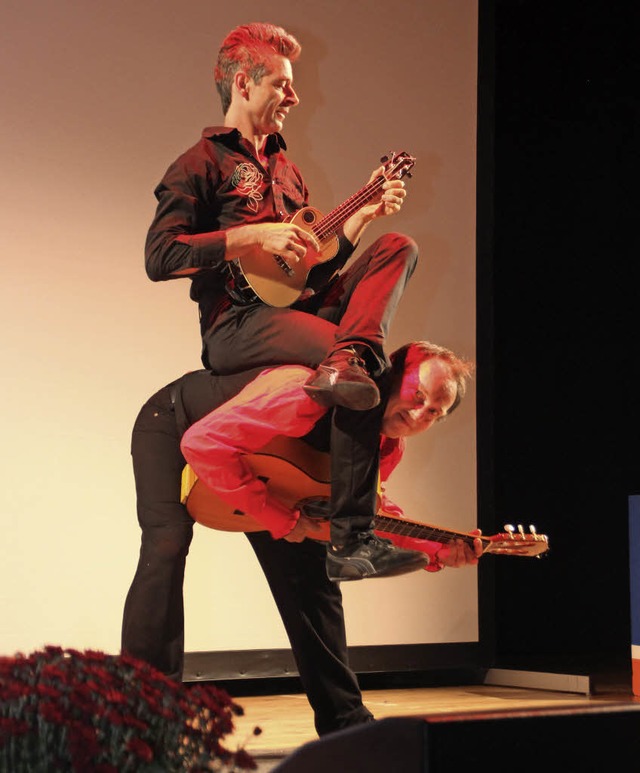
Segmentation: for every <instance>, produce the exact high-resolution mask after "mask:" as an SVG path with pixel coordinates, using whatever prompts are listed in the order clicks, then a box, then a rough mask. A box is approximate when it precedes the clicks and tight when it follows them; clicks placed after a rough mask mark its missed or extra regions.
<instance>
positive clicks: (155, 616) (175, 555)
mask: <svg viewBox="0 0 640 773" xmlns="http://www.w3.org/2000/svg"><path fill="white" fill-rule="evenodd" d="M170 391H171V390H170V387H169V386H168V387H165V388H164V389H161V390H160V391H159V392H158V393H157V394H155V395H154V396H153V397H152V398H150V400H149V401H148V402H147V403H145V405H144V406H143V407H142V409H141V411H140V413H139V415H138V417H137V419H136V422H135V425H134V429H133V435H132V446H131V450H132V458H133V468H134V475H135V482H136V494H137V510H138V521H139V523H140V527H141V529H142V541H141V547H140V557H139V561H138V566H137V569H136V573H135V576H134V578H133V582H132V584H131V587H130V589H129V592H128V594H127V598H126V601H125V606H124V615H123V623H122V650H123V651H126V652H129V653H130V654H131V655H133V656H135V657H138V658H141V659H143V660H146V661H147V662H149V663H151V665H153V666H155V667H156V668H157V669H159V670H160V671H162V672H163V673H165V674H167V675H168V676H170V677H172V678H174V679H176V680H180V679H181V677H182V669H183V662H184V607H183V581H184V570H185V563H186V558H187V554H188V552H189V546H190V544H191V540H192V537H193V520H192V519H191V517H190V516H189V514H188V513H187V511H186V508H185V507H184V506H183V505H182V504H180V476H181V473H182V469H183V467H184V464H185V461H184V459H183V457H182V454H181V453H180V446H179V433H178V430H177V427H176V421H175V415H174V411H173V406H172V402H171V397H170ZM212 407H213V406H212ZM247 536H248V539H249V541H250V543H251V545H252V547H253V549H254V551H255V553H256V555H257V557H258V560H259V561H260V564H261V567H262V569H263V571H264V574H265V576H266V579H267V582H268V583H269V587H270V589H271V592H272V594H273V597H274V600H275V602H276V605H277V607H278V610H279V612H280V615H281V618H282V621H283V624H284V626H285V630H286V632H287V635H288V637H289V641H290V644H291V648H292V651H293V655H294V658H295V660H296V664H297V666H298V671H299V674H300V678H301V681H302V684H303V686H304V689H305V691H306V694H307V696H308V699H309V703H310V705H311V707H312V709H313V711H314V717H315V726H316V729H317V731H318V733H319V734H320V735H324V734H326V733H329V732H332V731H333V730H338V729H340V728H343V727H348V726H350V725H353V724H358V723H360V722H366V721H369V720H370V719H371V713H370V712H369V711H368V709H366V708H365V706H364V705H363V703H362V695H361V692H360V689H359V687H358V683H357V679H356V676H355V674H354V673H353V671H352V670H351V669H350V668H349V665H348V657H347V644H346V635H345V625H344V612H343V607H342V595H341V592H340V588H339V586H338V585H337V584H336V583H332V582H331V581H330V580H329V579H328V577H327V574H326V570H325V556H326V549H325V546H324V545H322V544H320V543H317V542H313V541H310V540H305V542H303V543H289V542H286V541H285V540H274V539H272V538H271V536H270V535H269V534H268V533H267V532H259V533H254V534H251V535H247ZM238 538H240V535H238Z"/></svg>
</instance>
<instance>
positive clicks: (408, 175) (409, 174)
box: [405, 172, 413, 178]
mask: <svg viewBox="0 0 640 773" xmlns="http://www.w3.org/2000/svg"><path fill="white" fill-rule="evenodd" d="M405 177H409V178H411V177H413V175H412V174H411V172H407V173H406V174H405Z"/></svg>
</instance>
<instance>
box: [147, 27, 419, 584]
mask: <svg viewBox="0 0 640 773" xmlns="http://www.w3.org/2000/svg"><path fill="white" fill-rule="evenodd" d="M300 51H301V46H300V44H299V42H298V41H297V40H296V39H295V38H294V37H293V36H292V35H291V34H290V33H288V32H286V31H285V30H283V29H282V28H280V27H276V26H275V25H272V24H263V23H253V24H247V25H242V26H240V27H238V28H236V29H234V30H232V31H231V32H230V33H229V34H228V35H227V36H226V38H225V39H224V41H223V43H222V46H221V48H220V51H219V53H218V60H217V65H216V69H215V80H216V86H217V88H218V92H219V94H220V98H221V103H222V110H223V113H224V122H223V125H222V126H214V127H209V128H207V129H205V130H204V131H203V133H202V137H201V139H200V140H199V142H197V143H196V144H195V145H193V146H192V147H191V148H189V149H188V150H187V151H186V152H185V153H183V154H182V155H180V156H179V157H178V158H177V159H176V160H175V161H174V162H173V163H172V164H171V165H170V167H169V168H168V169H167V171H166V173H165V175H164V176H163V178H162V180H161V182H160V183H159V184H158V186H157V187H156V190H155V195H156V198H157V200H158V205H157V209H156V213H155V216H154V219H153V222H152V224H151V226H150V228H149V232H148V236H147V240H146V249H145V266H146V271H147V274H148V276H149V278H150V279H152V280H153V281H163V280H169V279H176V278H180V277H187V278H188V279H189V280H190V282H191V298H192V299H193V300H194V301H196V302H197V303H198V307H199V313H200V330H201V335H202V359H203V364H204V366H205V367H206V368H207V369H210V370H211V371H212V372H213V373H216V374H218V375H228V374H235V373H240V372H242V371H245V370H247V369H250V368H253V367H255V366H263V367H268V366H272V365H278V364H283V363H298V364H301V365H305V366H308V367H309V368H312V369H314V371H313V372H309V373H308V376H307V383H306V384H305V385H304V388H305V390H306V391H307V392H308V394H309V395H310V396H311V397H312V398H313V399H314V400H316V401H317V402H318V403H319V404H321V405H322V406H325V407H327V406H333V405H336V406H340V407H342V408H344V409H345V410H347V411H348V412H347V413H346V414H342V415H339V414H336V426H335V427H334V429H333V430H332V434H333V438H332V443H331V445H332V448H333V449H334V452H335V453H336V455H339V456H340V457H341V459H342V465H343V467H342V471H341V474H340V475H339V476H337V475H336V477H335V478H334V487H335V488H336V489H338V488H341V489H342V492H343V496H342V497H340V498H337V497H336V500H335V504H336V506H338V505H339V510H336V511H335V512H334V513H333V519H332V522H333V523H334V529H333V530H332V535H331V539H332V541H333V542H334V544H335V547H336V549H337V551H338V552H337V553H336V560H340V559H341V558H345V559H347V560H348V559H350V558H351V557H357V555H358V554H360V553H365V554H367V555H368V556H369V559H370V560H371V561H373V562H374V563H376V564H377V565H379V567H380V570H381V571H385V572H386V571H388V570H389V568H390V566H391V565H394V566H395V567H396V568H397V569H398V570H402V569H403V568H406V567H407V566H408V565H409V564H411V563H412V562H414V561H415V560H417V558H418V557H417V556H415V555H414V556H412V555H410V554H409V553H408V552H406V551H403V550H401V549H397V548H395V547H392V546H388V545H386V544H385V543H381V542H376V541H375V540H372V539H371V529H370V525H371V518H370V507H369V503H368V502H366V503H363V501H361V500H362V498H361V497H360V496H359V495H358V492H357V491H356V490H355V489H354V488H353V487H352V486H350V485H349V484H350V479H351V477H352V476H353V478H354V479H357V480H359V481H361V484H360V487H361V488H362V489H363V490H364V489H366V488H367V487H368V486H369V485H370V482H371V481H370V480H369V479H368V478H367V474H368V470H370V469H371V468H372V467H375V464H376V460H375V459H372V458H369V457H368V456H367V453H366V449H371V446H370V445H369V443H368V440H367V439H366V438H364V439H363V436H364V435H367V434H368V429H367V427H365V425H366V424H370V423H371V422H374V421H375V418H376V415H377V414H369V415H368V417H367V418H366V419H364V418H362V417H360V418H357V417H354V416H353V414H354V413H357V412H360V411H368V409H370V408H373V407H375V406H376V405H378V404H379V401H380V382H381V381H382V380H384V378H385V374H386V372H387V371H388V368H389V360H388V354H387V352H386V349H385V347H386V340H387V335H388V332H389V326H390V324H391V322H392V320H393V317H394V315H395V311H396V308H397V305H398V302H399V301H400V299H401V297H402V293H403V291H404V288H405V286H406V283H407V282H408V280H409V279H410V277H411V275H412V274H413V272H414V270H415V266H416V262H417V258H418V250H417V246H416V244H415V242H414V240H413V239H411V238H410V237H407V236H405V235H403V234H400V233H389V234H385V235H383V236H382V237H380V238H379V239H377V240H376V241H375V242H374V243H373V244H371V245H370V246H368V247H367V248H366V249H365V250H364V252H363V253H362V254H361V255H360V256H359V257H358V258H357V259H355V260H354V261H353V263H352V264H350V265H349V267H348V268H347V269H346V270H344V271H342V269H343V268H344V267H345V264H346V262H347V260H348V259H349V258H350V257H351V256H352V254H353V253H354V250H355V249H356V247H357V245H358V242H359V241H360V239H361V237H362V235H363V234H364V232H365V230H366V228H367V226H368V225H369V223H371V222H372V221H373V220H374V219H376V218H378V217H383V216H388V215H392V214H395V213H396V212H398V211H399V210H400V208H401V206H402V203H403V201H404V198H405V195H406V190H405V188H404V183H403V181H402V179H399V178H398V177H396V176H394V175H393V174H389V172H386V171H385V167H384V166H383V167H380V168H378V169H376V170H375V171H374V172H373V174H372V175H371V179H370V181H369V183H374V185H373V190H374V191H375V195H372V196H371V197H368V195H365V196H361V197H357V198H356V199H354V200H353V201H352V202H351V205H350V206H349V207H347V208H345V209H344V210H343V215H344V216H345V217H341V218H338V219H337V220H336V222H335V223H332V224H331V226H330V227H329V228H328V229H327V233H326V234H325V233H324V232H323V234H320V233H319V231H318V230H315V231H314V230H313V228H312V227H303V226H304V223H305V219H304V217H302V220H301V221H293V220H292V219H291V218H292V217H293V216H295V215H296V214H298V215H299V214H300V213H304V212H305V210H306V213H307V214H310V210H309V209H308V204H309V191H308V189H307V186H306V184H305V182H304V179H303V177H302V175H301V173H300V171H299V169H298V168H297V166H296V165H295V164H294V163H292V162H291V161H290V160H289V159H288V157H287V155H286V153H285V150H286V143H285V141H284V139H283V137H282V135H281V134H280V132H281V131H282V128H283V125H284V122H285V120H286V117H287V115H288V113H289V111H290V110H291V109H292V108H294V107H295V106H296V105H297V104H298V102H299V98H298V95H297V93H296V91H295V90H294V87H293V63H294V62H295V61H296V60H297V58H298V56H299V55H300ZM394 171H395V170H394ZM365 187H366V186H365ZM349 201H351V200H349ZM328 243H333V244H334V245H335V249H336V251H335V255H334V256H333V257H330V255H327V254H325V253H324V252H323V250H324V249H325V247H326V245H327V244H328ZM319 253H322V260H321V261H320V262H318V263H317V265H315V266H314V267H313V268H312V269H311V270H310V271H309V273H308V277H307V280H306V282H305V285H304V287H303V290H302V292H301V294H300V297H299V298H298V299H297V300H296V301H295V302H293V303H291V304H290V305H289V306H284V307H283V306H279V305H277V304H276V305H275V306H274V305H270V303H268V302H267V303H265V302H263V300H261V298H260V297H258V296H257V295H256V293H255V292H254V288H253V287H252V285H251V283H250V282H246V281H245V280H246V274H245V272H243V271H242V268H241V267H242V261H246V260H250V259H253V260H254V261H255V260H258V261H259V262H260V266H261V268H260V271H258V273H261V270H262V268H263V267H264V268H265V270H266V269H267V268H269V267H274V266H275V267H276V268H275V270H276V271H280V272H281V275H282V277H284V276H285V275H287V274H288V273H289V272H295V271H296V270H297V269H298V268H299V266H300V265H303V264H304V265H306V262H305V261H307V260H308V259H310V258H313V259H314V260H315V259H316V258H318V257H319ZM281 270H282V271H281ZM379 431H380V427H379V426H377V427H374V428H373V429H372V434H378V433H379ZM361 433H362V434H361ZM370 453H374V451H373V450H372V449H371V450H370ZM366 497H367V498H368V497H369V492H368V491H367V493H366ZM338 527H340V528H338ZM360 535H367V537H366V541H365V540H364V538H362V537H361V536H360Z"/></svg>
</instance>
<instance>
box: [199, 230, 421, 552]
mask: <svg viewBox="0 0 640 773" xmlns="http://www.w3.org/2000/svg"><path fill="white" fill-rule="evenodd" d="M417 260H418V249H417V246H416V244H415V242H414V241H413V240H412V239H410V238H409V237H407V236H404V235H403V234H399V233H390V234H385V235H384V236H382V237H380V238H379V239H377V240H376V241H375V242H374V243H373V244H372V245H371V246H370V247H369V248H368V249H366V250H365V251H364V252H363V254H362V255H361V256H360V257H359V258H358V259H357V260H356V261H354V263H353V264H352V265H351V266H350V267H349V268H348V269H347V270H346V271H345V272H343V273H342V274H340V275H339V276H338V277H336V278H335V279H334V280H333V281H331V282H330V283H329V284H328V285H327V286H326V287H325V288H324V289H323V290H322V291H320V292H318V293H317V294H316V295H314V296H312V297H311V298H309V299H308V300H305V301H304V302H301V303H298V304H294V306H292V307H291V308H274V307H271V306H266V305H264V304H260V303H258V304H251V305H248V306H231V307H230V308H229V309H227V310H226V311H224V312H223V313H222V314H221V315H220V316H219V317H218V318H217V319H216V321H215V323H214V324H213V326H212V327H211V328H210V330H208V331H207V332H206V333H205V336H204V338H203V346H204V349H205V350H206V354H205V357H204V359H205V361H206V360H208V362H210V363H211V364H212V367H213V369H214V371H215V372H216V373H219V374H222V375H224V374H231V373H239V372H241V371H243V370H246V369H247V368H251V367H254V366H256V365H262V366H268V365H280V364H283V363H291V364H297V365H306V366H308V367H312V368H315V367H317V365H319V364H320V362H322V360H324V359H325V357H326V356H327V354H328V353H329V352H330V351H332V350H334V349H340V348H343V347H345V346H348V345H352V344H355V345H363V346H366V347H367V349H368V351H370V352H371V356H370V358H369V361H368V362H367V365H368V368H369V371H370V372H371V374H372V376H373V377H374V379H375V380H376V382H378V386H379V387H380V391H381V393H386V385H385V383H384V381H385V376H386V374H387V369H388V366H389V358H388V352H387V350H386V341H387V336H388V333H389V327H390V325H391V322H392V320H393V318H394V316H395V313H396V310H397V307H398V303H399V302H400V299H401V298H402V295H403V293H404V290H405V287H406V285H407V282H408V281H409V279H410V278H411V276H412V274H413V272H414V270H415V267H416V264H417ZM383 412H384V404H381V406H380V407H379V409H377V410H373V411H367V412H356V411H345V410H344V409H339V408H338V409H336V410H335V412H334V423H333V428H332V431H331V454H332V458H333V464H332V508H331V541H332V542H333V543H334V544H343V543H345V542H348V541H349V540H350V539H351V538H352V537H353V536H354V534H355V533H357V532H361V531H366V530H367V529H369V528H370V526H371V523H372V521H373V516H374V515H375V502H376V496H375V494H376V484H377V478H378V461H379V459H378V446H379V436H380V430H381V425H382V414H383ZM358 413H359V414H360V415H357V414H358Z"/></svg>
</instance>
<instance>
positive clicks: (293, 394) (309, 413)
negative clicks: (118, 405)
mask: <svg viewBox="0 0 640 773" xmlns="http://www.w3.org/2000/svg"><path fill="white" fill-rule="evenodd" d="M391 361H392V367H391V371H390V372H389V378H388V379H387V381H386V384H385V389H384V392H383V394H384V395H385V399H384V400H383V402H382V404H381V407H380V408H379V411H380V413H381V416H382V418H381V422H380V424H381V427H382V435H381V436H380V435H378V436H377V437H375V438H372V442H373V443H375V445H376V447H377V448H379V478H380V480H381V482H382V483H383V484H384V482H385V481H386V480H387V478H388V477H389V475H390V474H391V472H392V471H393V470H394V469H395V467H396V466H397V464H398V463H399V461H400V459H401V458H402V455H403V453H404V446H405V438H407V437H411V436H412V435H416V434H419V433H422V432H425V431H426V430H428V429H429V428H430V427H432V426H433V425H434V424H435V423H436V422H437V421H439V420H441V419H444V418H445V417H446V416H447V415H448V414H450V413H451V411H452V410H454V409H455V408H456V407H457V405H458V404H459V402H460V400H461V399H462V396H463V395H464V392H465V388H466V380H467V378H468V377H469V376H470V374H471V372H472V365H471V363H470V362H468V361H466V360H463V359H461V358H459V357H457V356H456V355H454V354H453V352H451V351H450V350H448V349H445V348H444V347H440V346H436V345H435V344H431V343H429V342H420V341H418V342H413V343H412V344H409V345H407V346H405V347H402V348H401V349H399V350H398V351H396V352H394V354H393V355H392V358H391ZM308 378H309V369H308V368H304V367H302V366H295V365H285V366H281V367H278V368H274V369H270V370H266V371H264V372H263V373H261V374H260V375H259V376H258V377H257V378H255V379H254V380H253V381H251V382H250V383H249V384H248V385H247V386H246V387H245V388H244V389H243V390H242V391H241V392H240V393H239V394H238V395H237V396H236V397H233V398H232V399H230V400H228V401H227V402H226V403H224V404H223V405H221V406H220V407H219V408H217V409H216V410H214V411H212V412H211V413H209V414H208V415H207V416H205V417H203V418H202V419H200V420H199V421H197V422H196V423H194V424H193V425H192V426H191V427H190V428H189V429H188V430H187V431H186V432H185V434H184V435H183V438H182V442H181V448H182V452H183V454H184V457H185V459H186V460H187V461H188V462H189V464H190V465H191V467H192V468H193V470H194V472H195V473H196V474H197V476H198V477H199V478H200V479H201V480H202V481H203V483H204V484H205V485H206V486H207V487H208V488H209V489H211V490H212V491H214V492H215V493H216V494H217V495H218V496H219V497H220V498H221V499H223V500H224V501H226V502H227V503H228V504H230V505H232V506H233V507H234V508H236V509H238V510H240V511H242V512H246V513H249V514H251V516H252V517H253V518H255V519H256V520H258V521H259V522H260V523H262V524H263V525H264V527H265V529H266V530H268V531H269V532H270V533H271V536H272V537H273V538H274V539H280V538H284V539H286V540H289V541H301V540H303V539H305V538H307V537H311V538H312V537H313V536H314V533H315V534H317V529H318V526H317V524H316V523H315V522H314V521H313V519H310V518H308V517H307V516H305V515H304V513H302V512H301V511H300V510H297V509H294V510H292V509H291V508H289V507H287V506H285V505H283V504H282V503H281V502H279V501H278V500H277V499H275V498H274V497H273V496H272V495H271V494H270V493H269V490H268V488H267V484H266V483H265V482H264V481H263V480H262V479H261V478H260V477H259V476H257V475H256V474H255V473H254V472H253V471H252V469H251V467H250V465H249V463H248V461H247V455H248V454H251V453H252V452H255V451H258V450H259V449H261V448H263V447H264V446H265V445H266V444H267V443H268V442H269V441H271V440H273V438H274V437H276V436H279V435H284V436H287V437H303V436H307V435H308V434H309V433H311V432H312V430H314V428H316V426H317V424H318V422H320V421H321V420H322V419H323V417H324V416H325V414H326V412H327V409H326V408H323V407H321V406H319V405H318V404H317V403H316V402H315V401H314V400H313V399H311V398H310V397H309V396H308V395H307V393H306V392H305V389H304V386H305V384H306V383H307V379H308ZM328 437H332V436H329V435H328V434H327V433H326V432H325V433H324V439H325V448H326V450H330V452H331V461H332V470H333V469H336V467H337V468H338V469H340V468H341V466H342V464H343V460H341V459H340V458H335V454H334V450H333V447H332V446H331V447H329V448H327V447H326V440H327V439H328ZM376 461H377V460H376ZM375 474H376V478H378V466H377V465H376V468H375ZM332 481H333V476H332ZM331 496H332V499H333V498H334V497H335V496H336V494H335V493H334V491H333V485H332V491H331ZM337 496H341V491H340V490H339V491H338V492H337ZM377 499H378V497H377V486H376V488H375V490H374V491H373V495H372V497H371V502H370V507H371V513H372V517H373V515H375V512H376V510H377V507H378V501H377ZM333 509H335V506H334V507H332V510H333ZM382 509H394V510H395V511H396V512H400V513H401V512H402V511H401V510H400V509H399V508H398V507H397V506H396V505H392V504H391V503H389V502H388V500H387V499H386V497H384V496H383V500H382ZM433 545H434V546H435V547H434V548H433V550H432V552H431V555H430V556H429V551H428V550H425V547H424V544H423V543H422V541H420V545H419V546H418V547H419V549H421V550H422V551H423V554H422V557H421V558H420V559H419V560H418V559H415V560H414V561H412V562H407V563H406V564H405V565H404V566H402V567H401V568H400V569H399V568H398V567H397V565H395V564H393V563H392V564H390V565H389V567H388V569H387V567H385V566H384V565H380V564H379V563H378V564H376V563H374V562H372V561H370V560H369V557H368V556H367V554H366V553H364V552H362V551H361V552H360V553H359V554H358V555H356V556H353V557H349V558H347V559H346V560H341V561H336V560H335V549H334V548H333V547H330V548H329V549H328V551H327V572H328V575H329V577H330V579H332V580H336V581H340V580H358V579H362V578H364V577H370V576H376V577H380V576H390V575H396V574H401V573H405V572H407V571H414V570H416V569H421V568H423V567H425V565H427V564H431V567H430V568H431V569H432V570H433V568H434V567H435V566H438V565H439V559H438V552H437V551H438V550H440V549H441V548H442V545H441V544H440V543H433ZM447 550H449V549H448V548H447ZM468 557H469V558H472V555H471V554H469V556H468Z"/></svg>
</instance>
